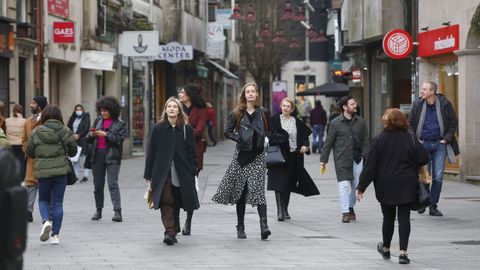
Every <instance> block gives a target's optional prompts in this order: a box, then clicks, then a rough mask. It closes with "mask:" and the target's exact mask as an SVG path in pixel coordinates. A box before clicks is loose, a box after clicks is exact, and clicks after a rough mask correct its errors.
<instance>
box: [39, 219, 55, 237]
mask: <svg viewBox="0 0 480 270" xmlns="http://www.w3.org/2000/svg"><path fill="white" fill-rule="evenodd" d="M51 232H52V224H51V223H50V222H49V223H47V224H44V225H43V227H42V233H41V234H40V241H42V242H45V241H47V240H48V238H49V237H50V233H51Z"/></svg>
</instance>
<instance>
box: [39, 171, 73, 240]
mask: <svg viewBox="0 0 480 270" xmlns="http://www.w3.org/2000/svg"><path fill="white" fill-rule="evenodd" d="M66 187H67V177H66V176H65V175H60V176H54V177H49V178H42V179H39V181H38V208H39V209H40V216H41V217H42V221H46V220H51V221H52V235H58V234H59V233H60V228H61V227H62V220H63V196H64V195H65V188H66Z"/></svg>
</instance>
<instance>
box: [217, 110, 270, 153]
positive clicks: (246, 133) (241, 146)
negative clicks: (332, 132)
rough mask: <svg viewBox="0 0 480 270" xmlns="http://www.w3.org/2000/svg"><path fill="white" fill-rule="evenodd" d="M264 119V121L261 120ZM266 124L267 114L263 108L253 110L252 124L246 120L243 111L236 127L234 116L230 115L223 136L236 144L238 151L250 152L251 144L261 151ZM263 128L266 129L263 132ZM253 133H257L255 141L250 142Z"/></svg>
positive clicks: (245, 114) (245, 113)
mask: <svg viewBox="0 0 480 270" xmlns="http://www.w3.org/2000/svg"><path fill="white" fill-rule="evenodd" d="M264 117H265V118H266V119H263V118H264ZM268 122H269V113H268V111H266V110H265V109H264V108H256V109H255V117H254V118H253V121H252V123H250V120H249V119H248V115H247V112H246V111H244V112H243V114H242V118H241V119H240V123H239V125H238V127H237V121H236V119H235V114H234V113H231V114H230V117H229V118H228V122H227V126H226V127H225V131H224V135H225V137H226V138H228V139H230V140H233V141H235V142H237V149H238V150H240V151H251V150H252V145H253V144H255V149H262V148H263V144H264V142H265V136H267V132H268ZM265 127H267V130H265ZM254 132H257V136H256V138H257V140H256V141H255V142H252V140H253V137H254V136H253V133H254Z"/></svg>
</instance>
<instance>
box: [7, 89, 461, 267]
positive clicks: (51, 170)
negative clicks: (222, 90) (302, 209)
mask: <svg viewBox="0 0 480 270" xmlns="http://www.w3.org/2000/svg"><path fill="white" fill-rule="evenodd" d="M437 90H438V86H437V84H436V83H434V82H425V83H424V84H423V85H422V88H421V90H420V95H421V97H420V99H419V100H418V101H416V102H414V103H413V105H412V109H411V112H410V113H409V115H408V118H407V116H406V115H405V114H404V113H403V112H402V111H400V110H399V109H394V108H391V109H387V110H386V111H385V113H384V115H383V117H382V123H383V131H382V132H381V133H380V134H378V135H377V136H375V137H374V138H373V139H372V140H371V141H370V136H369V133H368V129H367V125H366V122H365V120H364V119H363V118H362V117H361V116H360V115H359V113H358V112H357V108H358V105H357V102H356V100H355V98H353V97H351V96H347V97H343V98H341V99H339V100H338V101H337V106H336V109H335V110H336V113H335V117H333V116H332V115H333V114H334V113H331V116H330V118H327V114H326V112H325V110H324V109H323V107H322V103H321V102H320V101H319V100H317V101H316V102H315V108H314V109H312V110H311V111H310V112H309V120H310V121H309V123H308V124H306V123H305V119H303V120H302V119H301V118H299V117H298V116H297V115H296V113H295V110H296V108H295V107H296V102H295V100H294V99H292V98H289V97H286V98H284V99H283V100H282V101H281V103H280V113H278V114H276V115H270V112H269V111H268V110H267V109H265V108H264V107H262V106H261V104H262V103H261V100H260V93H259V89H258V86H257V85H256V84H255V83H253V82H249V83H246V84H245V85H244V86H243V88H242V91H241V93H240V95H239V97H238V101H237V103H236V106H235V109H234V110H233V111H232V112H231V114H230V116H229V117H228V121H227V123H226V125H225V130H224V135H225V137H226V138H227V139H230V140H232V141H234V142H235V143H236V145H235V149H234V150H233V156H232V160H231V163H230V165H229V166H228V167H227V168H226V171H225V175H224V176H223V178H222V179H221V181H220V183H219V185H218V188H217V191H216V192H215V194H214V195H213V197H212V201H213V202H215V203H218V204H224V205H235V207H236V218H237V225H236V232H237V237H238V238H239V239H246V238H247V235H246V233H245V226H246V224H245V209H246V205H251V206H253V207H256V208H257V212H258V216H259V227H260V238H261V239H262V240H266V239H268V238H269V237H270V235H272V232H271V231H270V229H269V227H268V222H267V202H266V197H265V192H266V190H272V191H274V192H275V199H276V208H277V220H278V221H280V222H281V221H284V220H288V219H292V216H291V215H290V214H289V212H288V206H289V203H290V196H291V193H292V192H294V193H297V194H301V195H303V196H315V195H319V194H320V191H319V190H318V189H317V187H316V185H315V183H314V181H313V180H312V177H311V176H310V174H309V173H308V172H307V170H306V169H305V167H304V157H305V155H310V154H311V153H312V152H313V153H316V152H317V151H318V153H319V154H320V163H319V167H320V174H323V172H324V171H325V166H326V164H327V163H328V162H329V158H330V153H333V160H334V163H335V166H334V167H335V171H336V175H337V187H338V194H339V199H340V200H339V201H340V212H341V216H340V222H341V223H351V222H353V221H355V220H356V219H357V218H358V217H357V215H356V213H355V206H356V203H357V202H359V201H360V200H361V199H363V197H364V196H365V192H366V189H367V188H368V186H369V185H370V184H371V183H373V185H374V188H375V195H376V198H377V200H378V202H379V203H380V206H381V207H380V208H381V211H382V213H383V226H382V241H381V242H379V243H378V244H377V250H378V252H379V253H380V254H381V256H382V257H383V258H384V259H390V248H391V240H392V236H393V232H394V228H395V219H396V217H397V220H398V223H399V228H398V230H399V237H400V256H399V263H401V264H407V263H409V262H410V260H409V258H408V256H407V255H408V253H407V248H408V242H409V235H410V230H411V227H410V212H411V211H412V210H416V211H418V213H419V214H422V213H424V212H425V209H426V208H425V207H423V208H418V207H417V208H414V207H413V205H414V204H415V203H417V201H418V197H419V196H418V194H419V189H420V188H421V187H422V186H421V184H419V182H418V181H419V171H420V168H421V167H422V166H426V167H427V168H428V169H429V171H430V172H431V174H432V183H431V184H428V185H427V186H426V188H427V189H428V190H429V191H430V196H429V201H428V204H429V207H428V208H429V215H431V216H442V215H443V213H442V212H441V211H440V210H439V208H438V204H439V199H440V193H441V189H442V176H443V170H444V166H445V159H446V158H447V160H449V161H450V162H454V161H455V157H456V156H457V155H458V154H459V151H458V145H457V142H456V139H455V133H456V131H457V119H456V115H455V112H454V109H453V106H452V104H451V103H450V102H449V101H448V100H447V99H446V98H445V96H443V95H441V94H440V93H438V92H437ZM5 107H6V106H5V104H4V103H3V102H1V101H0V158H1V157H3V155H4V154H3V152H4V151H7V150H5V149H10V151H11V155H12V157H14V159H13V160H14V161H15V162H16V163H17V167H18V168H19V170H18V173H17V174H13V173H12V174H11V175H12V176H11V177H14V178H16V179H15V180H16V181H17V182H18V183H20V182H22V185H23V186H24V189H23V191H24V197H25V199H24V204H25V207H26V209H27V210H26V211H25V220H28V221H32V220H33V215H32V213H33V211H34V204H35V201H36V198H37V193H38V207H39V212H40V216H41V219H42V227H41V228H40V240H41V241H43V242H45V241H47V240H50V243H51V244H59V243H60V237H59V235H60V231H61V227H62V220H63V200H64V195H65V190H66V187H67V185H71V184H73V183H75V182H76V180H77V179H78V180H80V181H79V182H80V183H84V182H87V181H88V179H89V176H90V172H91V173H92V176H93V181H92V182H93V194H94V196H93V199H94V201H95V207H96V209H95V211H94V214H93V216H92V217H91V220H93V221H98V220H100V219H102V218H103V208H104V189H105V184H106V183H107V185H108V191H109V193H110V198H111V203H112V208H113V216H112V221H114V222H122V221H123V216H122V205H121V192H120V190H121V189H120V185H119V173H120V169H121V162H122V156H123V142H124V139H125V137H126V135H127V126H126V123H125V122H124V121H122V120H121V119H120V115H121V114H120V104H119V102H118V100H117V99H116V98H115V97H109V96H106V97H102V98H100V99H99V100H97V102H96V110H97V112H98V114H99V116H98V117H97V118H96V119H95V120H94V121H93V123H91V122H90V115H89V114H88V113H87V112H86V111H85V109H84V107H83V106H82V105H81V104H77V105H75V106H74V108H73V112H72V114H71V116H70V118H69V119H68V123H67V125H65V124H64V122H63V116H62V112H61V110H60V109H59V107H58V106H56V105H53V104H48V102H47V98H46V97H43V96H36V97H34V98H33V99H32V101H31V103H30V111H31V113H32V116H30V117H28V118H27V119H24V118H23V108H22V106H21V105H19V104H17V105H15V106H13V111H12V114H11V117H9V118H6V113H5ZM327 119H328V126H327ZM214 126H215V112H214V110H213V106H212V104H211V102H207V101H206V99H205V97H204V96H203V89H202V87H201V86H199V85H196V84H190V83H189V84H187V85H185V86H183V87H182V88H181V89H180V90H179V92H178V96H177V97H170V98H169V99H168V100H167V101H166V102H165V104H164V106H163V108H162V113H161V115H160V119H159V121H158V122H157V123H156V124H155V126H154V127H153V129H152V132H151V136H150V140H149V143H148V145H149V147H148V150H147V154H146V157H145V168H144V176H143V177H144V179H145V181H146V184H147V187H148V191H147V197H148V200H149V202H150V204H151V208H153V209H160V213H161V221H162V223H163V226H164V228H165V230H164V239H163V242H164V243H165V244H167V245H174V244H176V243H178V240H177V237H176V235H177V234H178V233H180V232H181V233H182V234H183V235H190V234H191V233H192V218H193V213H194V210H197V209H198V208H199V207H200V203H199V199H198V194H197V192H198V177H199V175H200V172H201V170H202V169H203V166H204V153H205V152H206V150H207V145H208V144H209V142H210V145H211V146H214V145H216V143H217V142H216V140H215V138H214V136H213V132H212V130H213V128H214ZM325 131H327V132H326V138H325V140H324V139H323V137H324V134H325ZM311 135H312V144H310V140H309V138H310V136H311ZM310 146H311V147H310ZM10 151H9V152H10ZM2 163H3V162H2ZM2 170H3V169H2ZM72 179H73V180H72ZM0 199H1V193H0ZM181 209H183V210H184V211H185V212H186V218H185V224H184V226H183V228H182V229H181V226H180V210H181ZM2 218H3V217H2ZM0 223H2V224H0V225H1V226H2V228H3V226H4V224H3V222H0ZM0 255H2V258H3V256H4V254H0Z"/></svg>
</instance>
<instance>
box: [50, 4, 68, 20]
mask: <svg viewBox="0 0 480 270" xmlns="http://www.w3.org/2000/svg"><path fill="white" fill-rule="evenodd" d="M48 13H50V14H52V15H55V16H59V17H62V18H68V0H48Z"/></svg>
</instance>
